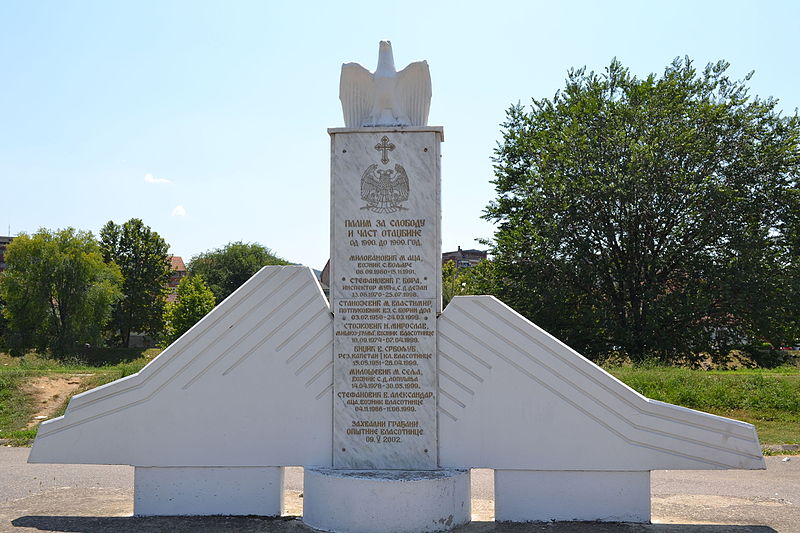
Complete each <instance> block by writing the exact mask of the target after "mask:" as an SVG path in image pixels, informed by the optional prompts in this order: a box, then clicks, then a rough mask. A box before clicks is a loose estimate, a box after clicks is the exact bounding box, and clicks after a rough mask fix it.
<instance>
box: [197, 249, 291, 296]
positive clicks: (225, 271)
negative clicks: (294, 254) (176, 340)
mask: <svg viewBox="0 0 800 533" xmlns="http://www.w3.org/2000/svg"><path fill="white" fill-rule="evenodd" d="M288 264H289V262H288V261H285V260H283V259H280V258H279V257H277V256H275V255H273V253H272V251H271V250H270V249H269V248H267V247H266V246H262V245H260V244H258V243H243V242H241V241H238V242H232V243H229V244H226V245H225V246H224V247H223V248H218V249H216V250H211V251H208V252H204V253H202V254H200V255H197V256H195V257H193V258H192V260H191V261H189V264H188V265H187V269H188V270H189V272H190V273H191V274H199V275H201V276H203V279H204V280H206V282H207V283H208V286H209V288H210V289H211V291H212V292H213V293H214V297H215V298H216V299H217V303H220V302H221V301H222V300H224V299H225V298H227V297H228V296H229V295H230V294H231V293H232V292H233V291H235V290H236V289H238V288H239V287H240V286H241V285H242V284H243V283H244V282H245V281H247V280H248V279H250V278H251V277H252V276H253V274H255V273H256V272H258V271H259V270H260V269H261V267H263V266H266V265H288Z"/></svg>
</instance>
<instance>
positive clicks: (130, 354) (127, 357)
mask: <svg viewBox="0 0 800 533" xmlns="http://www.w3.org/2000/svg"><path fill="white" fill-rule="evenodd" d="M159 352H160V350H159V349H148V350H144V349H127V350H126V349H102V350H94V351H93V353H90V354H81V359H77V358H76V359H72V360H68V361H57V360H54V359H49V358H46V357H42V356H40V355H38V354H36V353H35V352H31V353H28V354H26V355H25V356H23V357H12V356H10V355H8V354H5V353H0V439H9V440H10V443H11V444H12V445H23V444H28V443H29V442H30V441H31V440H32V439H33V438H34V437H35V436H36V429H35V428H34V429H25V426H26V425H27V424H28V421H29V420H30V417H31V415H32V414H33V413H34V411H35V410H34V406H33V402H32V398H31V397H30V396H29V395H28V394H26V393H25V392H24V390H23V387H22V385H23V384H24V382H25V380H27V379H30V378H32V377H38V376H47V375H58V374H81V375H82V376H81V386H80V388H79V389H78V390H77V391H76V394H77V393H79V392H83V391H85V390H89V389H91V388H94V387H98V386H100V385H103V384H105V383H109V382H111V381H114V380H117V379H120V378H123V377H125V376H128V375H130V374H133V373H136V372H138V371H139V370H141V368H142V367H143V366H144V365H146V364H147V363H148V362H150V361H151V360H152V359H153V357H155V356H156V355H158V353H159ZM87 355H88V357H87ZM66 407H67V401H65V402H64V403H63V404H62V406H61V408H60V409H59V410H58V411H57V412H56V413H55V414H54V416H60V415H61V414H63V412H64V410H65V409H66Z"/></svg>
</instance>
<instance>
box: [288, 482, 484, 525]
mask: <svg viewBox="0 0 800 533" xmlns="http://www.w3.org/2000/svg"><path fill="white" fill-rule="evenodd" d="M470 516H471V505H470V476H469V471H468V470H433V471H402V470H391V471H375V470H373V471H358V470H333V469H308V468H307V469H306V470H305V481H304V487H303V522H305V523H306V524H307V525H309V526H311V527H313V528H317V529H321V530H324V531H336V532H347V533H384V532H386V531H392V532H394V533H412V532H413V533H416V532H426V531H448V530H450V529H453V528H455V527H457V526H460V525H462V524H466V523H467V522H469V521H470Z"/></svg>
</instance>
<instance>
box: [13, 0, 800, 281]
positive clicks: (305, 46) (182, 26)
mask: <svg viewBox="0 0 800 533" xmlns="http://www.w3.org/2000/svg"><path fill="white" fill-rule="evenodd" d="M798 6H800V3H797V2H775V1H773V2H766V1H761V2H743V1H738V2H737V1H729V0H728V1H724V2H723V1H711V0H709V1H702V2H701V1H694V2H687V1H675V2H659V3H656V2H644V1H642V2H633V1H631V2H622V1H616V2H615V1H612V0H608V1H605V2H599V1H598V2H588V1H586V2H578V1H572V2H552V1H548V2H533V1H530V2H504V1H493V2H474V3H471V2H465V1H461V2H433V1H428V2H414V1H403V2H374V1H372V2H344V1H340V2H302V3H301V2H268V1H243V0H231V1H218V2H201V1H192V2H179V1H168V0H161V1H146V0H137V1H130V2H122V1H115V2H108V1H97V2H88V1H77V0H76V1H71V2H65V1H36V2H33V1H27V0H6V1H5V2H2V3H0V69H1V70H0V80H1V82H0V235H3V234H6V233H8V230H9V227H10V231H11V234H13V235H15V234H17V233H19V232H23V231H25V232H33V231H36V229H37V228H39V227H46V228H51V229H55V228H63V227H67V226H73V227H76V228H80V229H85V230H91V231H93V232H95V234H96V233H98V231H99V229H100V228H101V227H102V225H103V224H104V223H105V222H107V221H108V220H114V221H116V222H118V223H120V222H124V221H125V220H128V219H129V218H131V217H139V218H141V219H143V220H144V222H145V223H146V224H148V225H150V226H151V227H152V228H153V229H154V230H156V231H157V232H158V233H160V234H161V235H162V236H163V237H164V238H165V239H166V241H167V242H168V243H169V244H170V247H171V251H172V253H174V254H176V255H181V256H183V257H184V259H186V260H188V259H190V258H191V257H192V256H194V255H196V254H198V253H200V252H203V251H206V250H209V249H213V248H217V247H220V246H223V245H224V244H226V243H228V242H231V241H236V240H242V241H246V242H260V243H262V244H264V245H266V246H269V247H270V248H272V249H273V250H274V251H275V252H276V253H277V254H278V255H280V256H282V257H284V258H286V259H289V260H291V261H295V262H299V263H303V264H307V265H309V266H313V267H315V268H322V266H323V265H324V264H325V261H326V260H327V258H328V253H329V229H328V216H329V211H328V195H329V151H330V147H329V137H328V134H327V132H326V130H327V128H329V127H338V126H341V125H343V121H342V116H341V108H340V105H339V101H338V84H339V71H340V68H341V64H342V63H343V62H349V61H357V62H359V63H362V64H363V65H364V66H366V67H368V68H370V69H371V70H373V69H374V68H375V66H376V62H377V53H378V42H379V41H380V40H381V39H390V40H391V41H392V43H393V46H394V53H395V63H396V65H397V67H398V69H400V68H402V67H404V66H405V65H406V64H408V63H409V62H411V61H414V60H418V59H426V60H427V61H428V63H429V65H430V69H431V76H432V79H433V100H432V104H431V114H430V124H431V125H441V126H444V129H445V143H444V144H443V145H442V154H443V173H442V198H443V201H442V216H443V228H442V230H443V231H442V234H443V243H442V244H443V248H444V249H445V250H451V249H455V248H456V246H462V247H464V248H471V247H478V244H477V243H476V242H475V239H476V238H480V237H491V235H492V230H493V229H492V226H491V225H490V224H488V223H487V222H485V221H482V220H481V219H480V215H481V213H482V211H483V209H484V207H485V206H486V204H487V203H488V202H489V201H490V200H491V199H492V195H493V188H492V186H491V184H490V183H489V181H490V180H491V179H492V162H491V157H492V151H493V149H494V147H495V145H496V142H497V141H498V140H499V139H500V123H501V122H503V119H504V115H505V110H506V109H507V108H508V107H509V105H511V104H512V103H516V102H518V101H521V102H522V103H527V102H529V101H530V99H531V98H542V97H551V96H552V95H553V93H554V92H555V91H556V90H557V89H558V88H560V87H561V86H563V83H564V79H565V77H566V73H567V70H568V69H569V68H571V67H581V66H584V65H585V66H587V68H588V69H590V70H596V71H599V70H602V69H603V68H604V67H605V66H606V65H608V63H609V62H610V60H611V58H612V57H615V56H616V57H617V58H619V59H620V60H621V61H622V63H623V64H624V65H625V66H627V67H629V68H630V69H631V70H632V72H633V73H635V74H637V75H641V76H644V75H646V74H648V73H650V72H657V73H661V72H662V71H663V69H664V67H665V66H666V65H667V64H668V63H669V62H670V61H672V59H673V58H675V57H677V56H684V55H689V56H690V57H691V58H692V59H694V60H695V62H696V64H697V66H698V67H702V66H703V65H705V64H706V63H707V62H709V61H716V60H718V59H725V60H727V61H729V62H730V63H731V69H730V71H729V72H730V73H731V74H732V75H733V77H736V78H739V77H743V76H744V75H745V74H746V73H748V72H750V71H751V70H754V71H755V76H754V77H753V79H752V81H751V82H750V86H751V87H752V92H753V93H754V94H758V95H760V96H762V97H766V96H773V97H776V98H778V99H779V100H780V108H781V109H783V110H784V111H785V112H786V113H792V112H794V110H795V108H797V107H800V92H799V91H798V87H800V75H798V73H797V70H798V61H797V55H798V51H800V46H798V44H799V43H800V38H798V33H799V32H798V31H797V24H798V21H800V7H798Z"/></svg>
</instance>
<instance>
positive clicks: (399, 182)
mask: <svg viewBox="0 0 800 533" xmlns="http://www.w3.org/2000/svg"><path fill="white" fill-rule="evenodd" d="M394 171H395V178H394V183H393V184H392V191H393V196H394V198H392V200H394V201H395V202H405V201H406V200H408V174H406V169H404V168H403V167H402V166H401V165H395V166H394Z"/></svg>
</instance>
